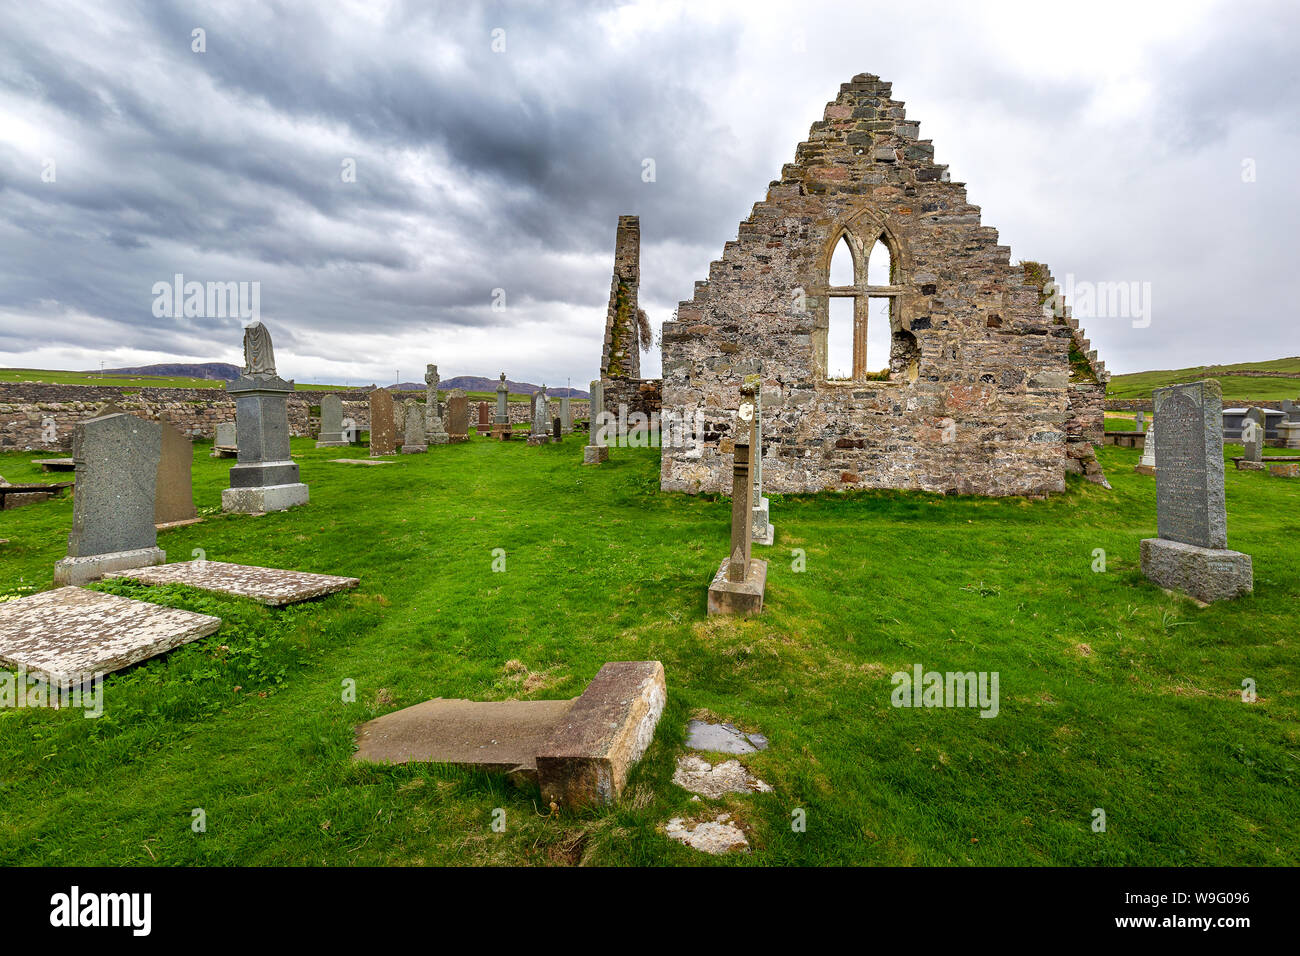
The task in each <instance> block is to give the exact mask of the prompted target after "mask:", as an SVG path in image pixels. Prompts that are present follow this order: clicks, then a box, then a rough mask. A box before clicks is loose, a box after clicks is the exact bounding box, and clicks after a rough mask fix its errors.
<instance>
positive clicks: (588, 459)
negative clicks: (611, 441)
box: [582, 379, 609, 465]
mask: <svg viewBox="0 0 1300 956" xmlns="http://www.w3.org/2000/svg"><path fill="white" fill-rule="evenodd" d="M590 404H591V422H590V424H589V425H588V427H587V444H586V445H585V446H583V449H582V463H583V464H584V465H599V464H600V463H601V462H604V461H609V448H608V447H607V446H606V440H607V435H606V423H605V420H604V417H603V415H604V413H603V411H602V409H604V407H605V386H604V385H602V384H601V383H600V379H596V380H595V381H593V382H592V383H591V403H590Z"/></svg>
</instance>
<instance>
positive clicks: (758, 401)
mask: <svg viewBox="0 0 1300 956" xmlns="http://www.w3.org/2000/svg"><path fill="white" fill-rule="evenodd" d="M740 392H741V396H742V399H743V400H745V401H748V402H751V403H752V404H753V406H754V418H753V420H752V421H751V422H750V429H749V446H750V449H751V452H750V454H751V455H752V456H753V461H752V462H751V464H750V472H751V473H752V474H753V476H754V490H753V500H752V502H751V506H752V509H753V516H754V521H753V532H752V533H753V539H754V541H756V542H758V543H759V544H771V543H772V541H773V539H774V535H775V533H776V529H775V527H773V525H772V523H771V522H770V521H769V514H770V510H771V503H770V502H769V501H768V499H767V498H765V497H763V388H762V380H761V379H760V377H759V376H757V375H749V376H746V378H745V383H744V385H742V386H741V389H740Z"/></svg>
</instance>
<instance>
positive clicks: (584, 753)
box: [537, 661, 667, 808]
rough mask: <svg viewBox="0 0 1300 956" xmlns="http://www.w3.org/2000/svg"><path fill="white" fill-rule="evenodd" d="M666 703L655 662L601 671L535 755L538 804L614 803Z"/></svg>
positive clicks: (659, 668) (625, 663)
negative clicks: (547, 802)
mask: <svg viewBox="0 0 1300 956" xmlns="http://www.w3.org/2000/svg"><path fill="white" fill-rule="evenodd" d="M666 701H667V686H666V684H665V681H664V666H663V664H661V663H660V662H659V661H618V662H615V663H610V664H606V665H605V666H604V667H602V668H601V669H600V673H598V674H597V675H596V677H595V679H594V680H593V681H592V682H591V683H590V684H588V685H587V689H586V690H585V691H583V692H582V696H581V697H579V698H578V699H577V700H575V701H574V703H573V707H572V709H571V710H570V711H569V713H568V714H567V715H566V716H565V718H564V720H562V721H561V722H560V723H559V724H558V725H557V726H556V728H555V730H554V731H553V732H552V733H551V735H550V737H549V738H548V739H547V740H546V742H545V743H543V744H542V747H541V749H540V750H539V751H538V752H537V782H538V785H539V786H540V787H541V790H542V799H543V800H549V801H554V802H555V803H557V804H559V805H560V806H565V807H569V808H574V807H585V806H600V805H604V804H609V803H614V802H615V801H617V800H618V798H619V797H620V796H621V795H622V793H623V787H624V786H625V785H626V784H627V775H628V772H629V771H630V770H631V769H632V767H633V766H634V765H635V764H636V762H637V761H638V760H640V759H641V757H642V755H643V754H644V753H645V752H646V748H647V747H649V746H650V741H651V740H652V739H653V738H654V733H655V726H656V725H657V724H658V723H659V717H660V715H661V714H662V713H663V710H664V703H665V702H666Z"/></svg>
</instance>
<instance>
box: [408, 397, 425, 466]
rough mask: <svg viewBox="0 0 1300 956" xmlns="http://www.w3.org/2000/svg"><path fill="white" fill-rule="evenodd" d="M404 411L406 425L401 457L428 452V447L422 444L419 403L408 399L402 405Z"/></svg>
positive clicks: (422, 418) (421, 418)
mask: <svg viewBox="0 0 1300 956" xmlns="http://www.w3.org/2000/svg"><path fill="white" fill-rule="evenodd" d="M404 407H405V409H406V424H405V426H404V431H405V438H404V439H403V441H402V454H403V455H417V454H419V453H420V452H423V451H428V450H429V446H428V445H426V444H425V442H424V414H423V413H422V412H421V411H420V403H419V402H417V401H416V400H415V399H413V398H408V399H407V400H406V402H405V403H404Z"/></svg>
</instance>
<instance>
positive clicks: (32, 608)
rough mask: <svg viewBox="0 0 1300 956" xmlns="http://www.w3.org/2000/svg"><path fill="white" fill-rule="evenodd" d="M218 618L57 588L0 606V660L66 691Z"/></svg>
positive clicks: (208, 628) (175, 643)
mask: <svg viewBox="0 0 1300 956" xmlns="http://www.w3.org/2000/svg"><path fill="white" fill-rule="evenodd" d="M220 626H221V618H219V617H212V616H210V615H207V614H195V613H193V612H191V611H182V610H179V609H177V608H170V607H160V606H158V605H156V604H150V603H148V602H147V601H136V600H132V599H131V598H124V597H119V596H117V595H116V594H101V593H99V592H98V591H88V590H86V589H85V588H79V587H65V588H56V589H54V590H52V591H42V592H40V593H39V594H32V595H29V596H27V597H24V598H19V599H18V600H16V601H5V602H3V603H0V664H4V665H6V666H8V667H20V668H23V669H25V670H26V671H27V673H28V674H30V675H33V676H36V677H39V678H41V679H42V680H44V681H46V682H47V683H49V684H50V685H51V686H54V687H60V688H67V687H73V686H76V685H79V684H83V683H86V682H87V681H89V680H91V679H92V678H93V677H95V676H102V675H104V674H109V673H112V672H113V671H117V670H121V669H122V668H124V667H129V666H131V665H132V664H138V663H139V662H140V661H144V660H148V659H149V658H151V657H156V656H158V655H159V654H164V653H166V652H167V651H170V650H171V649H172V648H174V647H179V646H180V645H181V644H187V643H189V642H190V641H194V640H198V639H199V638H201V637H207V636H208V635H209V634H211V633H213V632H214V631H216V630H217V628H219V627H220Z"/></svg>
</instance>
